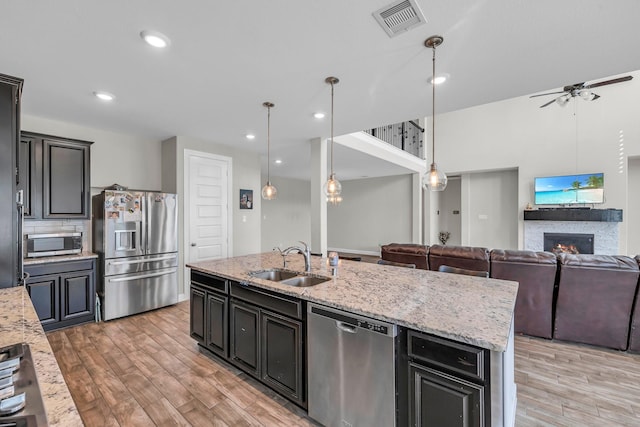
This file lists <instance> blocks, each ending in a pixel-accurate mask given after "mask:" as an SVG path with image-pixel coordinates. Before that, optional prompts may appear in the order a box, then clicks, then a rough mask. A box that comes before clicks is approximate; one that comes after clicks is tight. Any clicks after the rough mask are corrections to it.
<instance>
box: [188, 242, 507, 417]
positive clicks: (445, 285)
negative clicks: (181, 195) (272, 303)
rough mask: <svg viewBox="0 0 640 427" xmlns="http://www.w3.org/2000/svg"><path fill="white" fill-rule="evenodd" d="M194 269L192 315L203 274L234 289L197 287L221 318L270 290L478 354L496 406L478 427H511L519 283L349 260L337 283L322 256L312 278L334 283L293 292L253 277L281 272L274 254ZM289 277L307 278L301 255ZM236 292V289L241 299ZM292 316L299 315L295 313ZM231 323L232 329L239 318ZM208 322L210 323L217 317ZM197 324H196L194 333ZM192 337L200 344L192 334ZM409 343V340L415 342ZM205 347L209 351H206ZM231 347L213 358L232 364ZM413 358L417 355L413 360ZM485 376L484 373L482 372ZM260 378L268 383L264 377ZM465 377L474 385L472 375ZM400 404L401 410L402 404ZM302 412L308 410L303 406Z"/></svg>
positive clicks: (293, 259)
mask: <svg viewBox="0 0 640 427" xmlns="http://www.w3.org/2000/svg"><path fill="white" fill-rule="evenodd" d="M188 267H190V268H191V269H192V312H193V311H194V305H193V304H194V293H193V291H194V279H193V277H194V274H195V275H196V276H197V275H198V274H200V273H205V274H209V275H212V276H213V277H214V278H219V279H220V280H222V281H224V282H225V284H224V286H222V287H221V288H220V289H223V288H224V289H230V291H228V293H227V294H226V296H225V294H224V292H223V293H219V292H218V293H216V292H217V291H216V290H215V289H214V290H211V291H210V292H209V291H208V293H203V292H201V291H202V289H201V288H198V286H197V283H196V285H195V290H196V291H197V292H200V293H203V294H204V296H203V301H204V300H205V299H207V298H208V299H207V301H208V302H209V304H211V302H212V301H214V302H215V306H216V307H220V308H221V310H218V311H216V313H218V314H219V318H220V319H224V318H225V315H226V313H227V308H226V305H225V304H226V303H227V302H229V301H231V309H233V301H234V300H236V299H238V300H243V296H242V294H247V292H248V291H246V290H247V289H248V290H256V291H258V293H259V292H260V291H261V290H264V291H266V292H267V293H268V294H271V295H276V296H277V295H280V296H282V297H283V298H289V299H290V300H291V301H296V300H299V301H302V302H303V303H308V302H311V303H317V304H321V305H323V306H326V307H329V308H332V309H338V310H343V311H345V312H349V313H353V314H356V315H362V316H366V317H369V318H372V319H377V320H381V321H385V322H389V323H390V324H393V325H397V326H398V327H399V328H405V329H406V330H409V331H410V332H409V336H410V337H411V334H412V333H413V334H414V335H416V337H418V338H417V341H415V342H416V343H417V342H423V341H419V340H420V339H422V338H420V336H418V334H424V337H426V339H428V338H429V337H434V338H435V340H436V341H437V340H440V341H439V342H441V343H444V344H445V345H447V346H450V347H449V348H450V349H453V351H454V353H455V352H457V351H463V352H464V354H465V356H464V357H466V356H467V355H470V354H472V353H474V352H477V355H475V356H471V357H472V358H474V357H475V358H476V359H474V360H473V361H472V362H473V364H475V363H476V360H477V361H478V366H475V365H474V367H473V369H476V368H477V370H478V372H477V377H478V378H481V379H482V381H484V382H482V381H478V383H479V384H483V385H486V386H487V387H488V385H489V384H491V387H490V392H489V393H488V394H487V396H486V399H485V396H484V395H483V397H481V398H480V400H481V401H485V400H486V401H490V409H487V411H486V412H487V413H489V412H490V413H491V416H490V417H488V418H487V419H486V421H487V422H486V423H485V422H484V421H483V422H482V423H481V424H478V425H494V426H501V425H513V422H514V421H513V419H514V416H515V384H514V380H513V328H512V321H513V310H514V306H515V300H516V294H517V289H518V285H517V283H516V282H509V281H502V280H495V279H486V278H478V277H471V276H462V275H455V274H448V273H439V272H431V271H425V270H415V269H407V268H401V267H393V266H384V265H377V264H368V263H362V262H355V261H344V260H341V261H340V263H339V266H338V274H337V277H333V278H332V277H331V270H330V267H329V265H328V263H327V260H326V259H322V258H319V257H311V273H312V274H313V275H319V276H324V277H326V278H329V279H330V280H328V281H325V282H323V283H320V284H317V285H315V286H309V287H296V286H290V285H286V284H283V283H279V282H277V281H271V280H264V279H259V278H256V277H254V276H252V275H251V274H250V273H251V272H255V271H259V270H270V269H274V268H282V267H283V258H282V257H281V256H280V255H279V254H278V253H275V252H272V253H263V254H256V255H248V256H241V257H235V258H228V259H222V260H215V261H208V262H200V263H195V264H189V265H188ZM287 270H292V271H297V272H303V271H304V262H303V256H301V255H298V254H291V255H289V256H287ZM198 280H200V281H202V280H201V279H200V278H198V279H197V280H196V282H197V281H198ZM227 281H228V284H227ZM205 288H206V287H205ZM220 289H218V290H220ZM234 289H236V290H237V292H235V294H234ZM245 300H246V299H245ZM241 308H242V307H241ZM303 311H304V310H303ZM293 312H294V313H295V310H293ZM192 314H193V313H192ZM227 316H228V317H227V318H230V319H232V320H231V322H233V313H232V314H229V315H227ZM293 317H295V316H293ZM207 318H208V319H210V318H212V316H209V317H207ZM298 319H300V320H299V324H300V325H301V327H300V328H299V329H300V330H301V333H302V334H304V333H305V324H304V320H305V319H304V316H298ZM294 320H295V319H294ZM193 322H194V318H193V317H192V327H193ZM227 330H228V329H227ZM243 330H244V329H243ZM218 332H219V333H222V332H224V331H223V330H219V331H218ZM233 332H234V331H230V332H229V334H230V335H233ZM196 335H197V334H196ZM192 336H194V337H196V336H195V335H194V334H193V332H192ZM196 338H197V337H196ZM209 338H211V337H209ZM214 338H215V334H214ZM232 338H233V337H231V338H230V339H229V340H232ZM442 339H444V340H442ZM409 340H410V341H411V338H409ZM204 341H208V339H206V340H204ZM303 341H304V340H303ZM307 344H308V343H307ZM421 345H422V344H421ZM427 345H429V344H427ZM203 346H204V347H205V348H206V347H207V346H206V344H205V345H203ZM225 346H227V342H226V341H224V340H223V341H221V344H220V346H219V349H221V351H220V352H216V351H214V353H218V355H223V357H224V355H225V354H226V355H230V356H229V357H230V358H231V359H233V357H232V356H233V348H232V350H231V352H229V350H228V349H224V348H223V347H225ZM465 346H466V347H465ZM469 346H473V347H469ZM231 347H233V346H231ZM265 347H266V345H265V344H264V343H263V344H262V346H260V345H258V348H261V349H262V351H263V356H264V348H265ZM409 347H410V350H409V353H411V351H412V350H411V345H409ZM405 348H406V343H405ZM414 350H415V348H414ZM460 354H462V353H460ZM474 354H476V353H474ZM410 357H411V354H409V358H410ZM418 358H419V356H418ZM232 363H233V360H232ZM411 363H412V362H411ZM465 363H468V362H466V361H465ZM403 366H404V365H403ZM401 369H404V368H401ZM473 369H472V370H473ZM482 370H484V371H483V372H480V371H482ZM489 371H491V372H489ZM398 372H400V371H398ZM252 374H253V375H254V376H256V377H260V376H261V373H260V372H259V371H255V372H253V373H252ZM305 375H306V371H304V370H303V374H302V376H303V377H305ZM403 375H404V374H403ZM465 375H466V374H465ZM262 377H263V379H264V375H262ZM467 378H469V376H468V375H467ZM472 382H473V381H472ZM472 385H473V384H472ZM405 388H408V389H411V387H408V386H407V387H404V386H401V387H400V391H401V392H402V391H403V390H404V389H405ZM289 398H291V397H290V396H289ZM291 399H292V400H294V401H295V399H293V398H291ZM410 400H411V398H410ZM300 402H301V401H298V404H301V403H300ZM399 405H400V406H402V405H401V404H400V403H399ZM301 406H303V407H304V402H303V403H302V404H301ZM414 409H415V408H414V406H411V407H410V409H409V408H407V409H406V412H413V411H414ZM403 411H404V409H403V408H399V412H403ZM473 425H475V424H473Z"/></svg>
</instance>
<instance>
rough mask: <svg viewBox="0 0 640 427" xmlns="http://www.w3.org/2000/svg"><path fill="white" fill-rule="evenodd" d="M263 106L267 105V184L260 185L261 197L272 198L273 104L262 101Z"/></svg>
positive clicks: (274, 190)
mask: <svg viewBox="0 0 640 427" xmlns="http://www.w3.org/2000/svg"><path fill="white" fill-rule="evenodd" d="M262 105H263V106H265V107H267V184H266V185H265V186H264V187H262V198H263V199H265V200H273V199H275V198H276V196H277V195H278V190H276V187H274V186H273V185H271V174H270V168H271V157H270V151H271V108H272V107H274V106H275V104H273V103H272V102H268V101H267V102H263V103H262Z"/></svg>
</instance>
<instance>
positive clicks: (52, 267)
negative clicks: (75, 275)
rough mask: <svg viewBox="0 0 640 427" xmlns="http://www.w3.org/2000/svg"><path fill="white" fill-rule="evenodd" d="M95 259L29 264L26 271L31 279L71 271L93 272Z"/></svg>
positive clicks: (25, 267)
mask: <svg viewBox="0 0 640 427" xmlns="http://www.w3.org/2000/svg"><path fill="white" fill-rule="evenodd" d="M93 263H94V260H93V259H83V260H78V261H64V262H48V263H44V264H27V265H25V266H24V269H25V271H26V272H27V273H29V275H30V276H31V277H34V276H42V275H44V274H59V273H66V272H70V271H82V270H93Z"/></svg>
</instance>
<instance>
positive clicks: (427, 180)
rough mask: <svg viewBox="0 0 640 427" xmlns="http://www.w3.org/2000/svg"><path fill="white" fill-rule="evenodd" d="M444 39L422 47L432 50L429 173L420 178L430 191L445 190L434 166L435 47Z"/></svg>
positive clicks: (444, 179)
mask: <svg viewBox="0 0 640 427" xmlns="http://www.w3.org/2000/svg"><path fill="white" fill-rule="evenodd" d="M443 41H444V39H443V38H442V36H431V37H429V38H428V39H427V40H425V42H424V45H425V46H426V47H428V48H431V49H433V60H432V72H433V73H432V74H431V81H432V83H431V150H432V151H431V166H430V167H429V173H427V174H426V175H425V176H424V177H423V178H422V184H423V185H424V186H425V188H427V189H429V190H430V191H442V190H444V189H445V188H447V175H446V174H445V173H444V172H443V171H441V170H438V166H437V165H436V130H435V129H436V84H435V77H436V47H438V46H440V45H441V44H442V42H443Z"/></svg>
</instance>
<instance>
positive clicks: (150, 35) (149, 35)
mask: <svg viewBox="0 0 640 427" xmlns="http://www.w3.org/2000/svg"><path fill="white" fill-rule="evenodd" d="M140 37H142V40H144V41H145V42H147V44H149V45H151V46H153V47H157V48H159V49H163V48H165V47H167V46H169V44H170V43H171V41H170V40H169V37H167V36H165V35H164V34H162V33H159V32H157V31H149V30H144V31H142V32H141V33H140Z"/></svg>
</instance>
